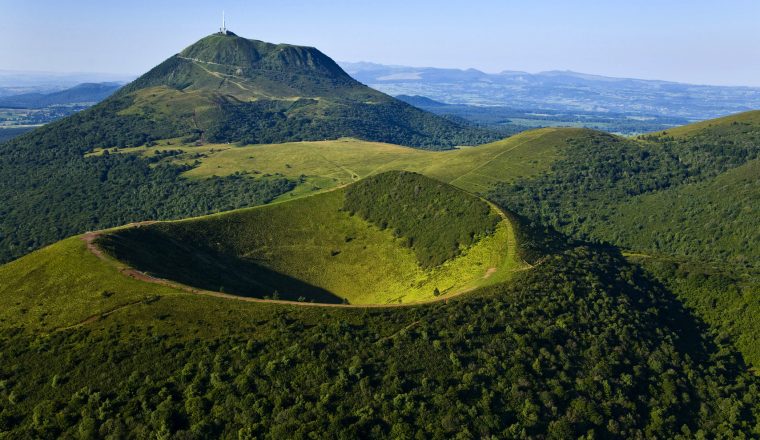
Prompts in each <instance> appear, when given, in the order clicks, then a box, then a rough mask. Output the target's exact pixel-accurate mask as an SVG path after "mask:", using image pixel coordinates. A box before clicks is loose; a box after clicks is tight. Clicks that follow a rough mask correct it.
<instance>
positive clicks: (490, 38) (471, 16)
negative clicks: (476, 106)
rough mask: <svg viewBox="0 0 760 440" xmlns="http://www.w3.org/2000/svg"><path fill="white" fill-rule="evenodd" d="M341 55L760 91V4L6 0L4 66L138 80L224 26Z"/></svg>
mask: <svg viewBox="0 0 760 440" xmlns="http://www.w3.org/2000/svg"><path fill="white" fill-rule="evenodd" d="M222 9H224V10H225V11H226V13H227V17H228V27H229V28H230V29H231V30H233V31H234V32H236V33H237V34H238V35H241V36H245V37H248V38H256V39H261V40H265V41H271V42H284V43H294V44H305V45H310V46H316V47H318V48H319V49H321V50H322V51H323V52H325V53H326V54H327V55H329V56H331V57H332V58H334V59H336V60H342V61H373V62H378V63H384V64H400V65H413V66H434V67H456V68H468V67H472V68H476V69H480V70H483V71H487V72H498V71H502V70H525V71H529V72H538V71H543V70H555V69H559V70H564V69H569V70H575V71H579V72H585V73H594V74H600V75H609V76H625V77H635V78H650V79H665V80H674V81H682V82H692V83H700V84H726V85H753V86H760V31H758V25H757V23H758V21H760V2H759V1H754V0H722V1H720V2H718V1H711V2H708V1H703V0H695V1H681V0H674V1H668V0H660V1H652V0H639V1H618V0H607V1H587V0H566V1H556V0H532V1H514V0H502V1H496V0H483V1H478V0H471V1H456V2H455V1H443V0H441V1H427V0H423V1H414V0H406V1H398V0H389V1H382V2H378V1H376V2H368V1H361V0H355V1H343V0H332V1H323V0H311V1H292V0H278V1H268V2H261V1H255V0H249V1H232V0H228V1H210V0H209V1H194V0H186V1H158V0H154V1H144V0H132V1H128V2H127V1H102V0H101V1H86V0H70V1H62V0H58V1H49V0H38V1H34V0H30V1H17V0H0V69H12V70H43V71H64V72H72V71H79V72H109V73H129V74H139V73H142V72H144V71H146V70H147V69H149V68H150V67H152V66H154V65H155V64H158V63H159V62H160V61H162V60H164V59H165V58H167V57H168V56H170V55H172V54H174V53H176V52H178V51H180V50H181V49H182V48H184V47H185V46H187V45H189V44H191V43H193V42H194V41H196V40H198V39H199V38H201V37H203V36H205V35H207V34H209V33H212V32H214V31H215V30H216V29H217V28H218V27H219V23H218V22H219V21H220V15H221V11H222Z"/></svg>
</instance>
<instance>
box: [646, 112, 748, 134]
mask: <svg viewBox="0 0 760 440" xmlns="http://www.w3.org/2000/svg"><path fill="white" fill-rule="evenodd" d="M758 125H760V110H755V111H749V112H743V113H738V114H735V115H729V116H725V117H722V118H717V119H710V120H707V121H702V122H697V123H694V124H689V125H684V126H682V127H674V128H670V129H668V130H666V131H661V132H657V133H654V135H655V136H662V137H667V136H672V137H677V138H680V137H693V136H695V135H698V134H700V132H723V133H724V134H728V135H731V134H732V133H733V132H735V131H736V130H737V129H742V128H747V127H756V126H758Z"/></svg>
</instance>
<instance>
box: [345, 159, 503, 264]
mask: <svg viewBox="0 0 760 440" xmlns="http://www.w3.org/2000/svg"><path fill="white" fill-rule="evenodd" d="M432 182H435V181H433V180H432V179H430V178H429V177H425V176H423V175H421V174H416V173H410V172H403V171H398V172H387V173H382V174H379V175H377V176H371V177H368V178H366V179H363V180H361V181H359V182H357V183H355V184H353V185H351V186H349V187H348V188H347V190H346V202H345V205H344V208H345V209H346V210H347V211H348V212H349V213H351V214H358V215H359V216H361V217H362V218H364V219H365V220H368V221H369V222H371V223H374V224H375V225H377V226H378V227H380V228H381V229H386V228H389V229H391V230H392V231H393V234H394V235H395V236H397V237H403V238H404V239H406V244H407V246H409V247H410V248H412V250H414V252H415V254H416V255H417V260H418V261H419V263H420V265H422V267H425V268H430V267H433V266H437V265H439V264H441V263H443V262H444V261H446V260H449V259H451V258H454V257H456V256H457V255H459V254H460V252H461V251H462V249H463V248H466V247H467V246H470V245H471V244H473V243H474V242H475V241H477V240H478V239H480V238H482V237H484V236H486V235H489V234H491V233H493V232H494V230H495V228H496V224H497V223H498V222H499V216H498V215H497V214H496V213H494V212H493V211H492V210H491V207H490V206H489V205H488V204H487V203H486V202H484V201H482V200H480V199H478V198H477V197H474V196H472V195H470V194H467V193H465V192H463V191H462V190H459V189H457V188H454V187H452V186H450V185H446V184H443V183H432ZM431 183H432V184H431Z"/></svg>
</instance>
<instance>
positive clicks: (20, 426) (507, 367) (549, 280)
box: [0, 230, 760, 439]
mask: <svg viewBox="0 0 760 440" xmlns="http://www.w3.org/2000/svg"><path fill="white" fill-rule="evenodd" d="M523 234H532V232H531V231H528V230H524V231H523ZM545 241H546V240H545V239H541V238H540V236H536V239H535V240H534V242H533V244H532V247H533V250H534V252H535V251H537V250H539V249H540V250H542V251H546V248H545V247H544V245H543V244H542V243H543V242H545ZM548 241H550V242H551V243H554V247H555V249H557V250H556V251H555V253H554V254H552V255H551V256H548V257H544V258H542V259H541V261H540V262H537V261H535V260H532V261H533V262H534V263H536V267H535V269H533V270H531V271H527V272H525V273H523V274H522V275H520V276H518V277H517V278H515V279H514V280H513V282H511V283H510V284H508V285H499V286H496V287H492V288H488V289H485V290H481V291H479V292H478V293H473V294H471V295H470V296H467V297H463V298H462V299H459V300H452V301H449V302H448V303H443V302H441V303H438V304H437V305H428V306H420V307H410V308H397V309H387V310H351V309H315V308H311V307H286V306H281V305H264V304H244V303H241V304H235V305H234V307H235V313H231V309H230V306H231V304H229V302H228V301H227V300H221V299H214V298H203V297H196V296H183V295H181V296H177V295H168V296H165V297H154V298H152V299H151V300H150V301H146V302H142V303H139V304H136V305H134V306H132V307H127V308H125V309H124V310H121V311H119V312H118V313H114V314H111V315H109V316H107V317H104V318H102V319H101V320H97V321H95V322H89V323H86V324H84V325H83V326H80V327H76V328H72V329H69V330H63V331H60V332H54V333H51V334H48V335H44V334H34V333H30V332H28V331H26V330H24V329H22V328H16V329H14V328H13V327H14V325H13V324H12V323H11V322H7V321H6V322H5V324H3V328H4V330H2V333H1V335H2V336H0V348H1V349H0V360H2V362H0V384H2V386H0V396H1V397H2V398H3V400H4V401H6V402H8V403H9V404H8V405H4V407H3V409H2V412H1V413H0V429H2V430H4V431H7V432H8V433H9V434H10V435H12V436H14V437H38V438H56V437H61V436H64V437H65V436H84V437H89V436H98V437H107V436H116V437H118V436H124V435H127V434H129V435H136V436H140V435H149V434H151V433H154V434H158V435H162V436H166V437H173V438H197V437H210V436H212V437H216V436H225V437H226V436H232V437H237V436H240V437H246V438H249V437H275V438H284V437H287V438H308V437H309V436H310V435H315V434H316V435H317V436H320V437H342V436H346V437H363V438H387V437H395V438H414V437H418V438H423V437H429V438H452V437H455V436H460V437H462V436H464V437H466V438H472V437H490V436H494V437H501V438H526V437H545V438H556V439H564V438H600V437H601V438H644V437H650V438H674V439H677V438H683V439H690V438H695V437H696V438H699V437H707V438H709V437H722V438H751V437H753V436H756V435H758V434H760V431H758V423H757V422H758V419H757V417H758V411H759V410H760V408H758V402H759V401H760V396H758V383H757V378H756V377H753V376H751V375H749V374H748V373H747V372H746V371H745V370H744V366H743V365H742V364H741V361H740V359H739V358H738V357H737V356H736V355H734V354H733V352H732V349H731V347H730V346H729V345H725V344H724V343H722V342H719V341H717V342H716V341H714V340H712V339H711V338H709V337H706V336H705V333H703V326H702V324H701V323H700V322H699V321H698V320H696V319H695V318H693V317H692V316H691V315H690V314H689V313H688V312H686V311H685V310H684V309H683V308H682V307H681V305H680V303H678V302H677V301H675V299H674V298H673V297H672V296H671V295H670V294H669V293H668V291H667V290H666V289H664V288H663V286H661V285H660V284H658V283H657V282H656V281H654V280H653V279H652V278H650V277H649V276H648V275H646V274H645V273H644V272H642V271H641V270H639V269H637V268H636V267H635V266H632V265H630V264H629V263H627V262H626V261H625V259H623V258H622V257H621V256H620V255H619V254H618V253H616V252H615V251H612V250H607V249H603V248H596V247H590V246H586V245H582V244H570V245H568V244H567V243H568V242H570V243H572V240H568V239H566V238H562V237H558V238H552V239H551V240H548ZM558 243H564V245H562V246H557V244H558Z"/></svg>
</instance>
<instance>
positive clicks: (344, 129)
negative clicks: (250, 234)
mask: <svg viewBox="0 0 760 440" xmlns="http://www.w3.org/2000/svg"><path fill="white" fill-rule="evenodd" d="M116 102H118V104H117V105H115V103H116ZM108 106H113V107H114V108H113V110H115V111H116V113H118V115H119V116H120V117H129V118H137V119H146V118H147V119H148V120H149V124H150V125H155V127H154V128H155V129H156V130H148V131H147V133H145V130H143V133H144V134H146V135H147V136H139V137H138V139H137V142H144V141H146V140H152V139H158V138H166V137H178V136H187V135H190V136H194V137H196V138H197V139H198V140H200V141H205V140H208V141H215V142H242V143H277V142H286V141H300V140H321V139H334V138H340V137H356V138H360V139H365V140H371V141H383V142H392V143H397V144H403V145H408V146H414V147H422V148H447V147H452V146H454V145H468V144H477V143H482V142H484V141H487V140H492V139H493V138H494V135H493V134H490V133H486V132H483V131H481V130H477V129H473V128H471V127H463V126H461V125H459V124H457V123H455V122H452V121H450V120H447V119H443V118H441V117H438V116H435V115H433V114H430V113H427V112H424V111H422V110H419V109H417V108H415V107H413V106H410V105H408V104H406V103H404V102H401V101H399V100H397V99H395V98H392V97H390V96H388V95H385V94H383V93H381V92H378V91H376V90H373V89H371V88H369V87H367V86H365V85H364V84H361V83H360V82H358V81H356V80H354V79H353V78H351V76H349V75H348V74H347V73H346V72H345V71H344V70H343V69H342V68H341V67H340V66H338V64H336V63H335V62H334V61H333V60H332V59H331V58H330V57H328V56H327V55H325V54H324V53H322V52H320V51H319V50H317V49H315V48H313V47H303V46H294V45H290V44H271V43H266V42H263V41H258V40H249V39H245V38H241V37H239V36H237V35H235V34H233V33H231V32H226V33H216V34H212V35H209V36H207V37H205V38H202V39H201V40H199V41H198V42H196V43H194V44H193V45H191V46H189V47H187V48H185V49H184V50H182V51H181V52H180V53H178V54H176V55H173V56H171V57H170V58H168V59H167V60H166V61H164V62H163V63H161V64H159V65H158V66H156V67H155V68H153V69H151V70H150V71H149V72H147V73H146V74H144V75H143V76H141V77H140V78H138V79H137V80H135V81H134V82H132V83H131V84H129V85H128V86H126V87H124V88H123V89H122V90H121V91H120V92H119V93H118V94H117V95H115V96H114V97H113V99H112V100H111V101H110V102H108V101H107V102H104V103H103V105H102V107H108ZM94 113H97V109H96V110H95V112H94ZM143 122H144V121H143ZM121 125H122V126H126V127H130V126H134V125H140V126H144V125H145V124H144V123H142V122H137V123H135V122H130V123H122V124H121Z"/></svg>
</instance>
